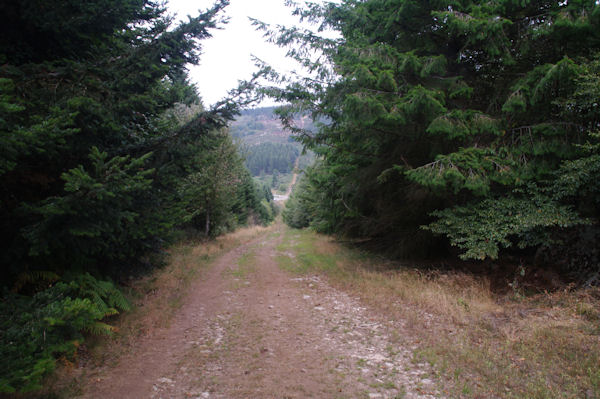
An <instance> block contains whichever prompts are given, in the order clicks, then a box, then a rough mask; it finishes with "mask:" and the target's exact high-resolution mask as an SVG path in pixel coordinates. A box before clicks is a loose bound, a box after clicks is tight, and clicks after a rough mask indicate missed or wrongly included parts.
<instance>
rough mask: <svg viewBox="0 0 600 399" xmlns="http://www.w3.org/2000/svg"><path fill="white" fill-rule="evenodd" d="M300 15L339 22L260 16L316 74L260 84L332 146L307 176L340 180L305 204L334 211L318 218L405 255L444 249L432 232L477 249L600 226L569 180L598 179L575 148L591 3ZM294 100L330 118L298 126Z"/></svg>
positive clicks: (592, 109)
mask: <svg viewBox="0 0 600 399" xmlns="http://www.w3.org/2000/svg"><path fill="white" fill-rule="evenodd" d="M296 14H297V15H299V16H301V17H303V18H305V19H307V20H309V21H313V22H317V23H319V24H320V27H321V28H328V29H332V30H335V31H337V32H338V33H339V37H338V38H337V39H325V38H321V39H318V38H315V35H314V34H310V33H308V32H299V31H298V30H294V29H286V28H276V29H269V27H266V26H265V25H261V24H257V25H258V26H259V27H260V28H262V29H263V30H265V31H266V35H267V36H268V37H270V38H271V40H273V41H274V42H277V43H279V44H281V45H282V46H288V47H289V48H293V49H294V50H291V52H292V56H294V57H295V58H301V59H303V60H304V62H305V63H306V64H307V65H311V68H312V71H313V72H314V74H313V75H312V76H306V77H301V78H299V79H296V80H294V79H293V78H289V79H292V81H293V82H292V83H291V84H289V86H288V87H287V88H285V89H279V88H277V87H272V88H270V89H268V90H267V92H269V93H270V94H271V95H272V96H274V97H275V98H277V99H280V100H285V101H288V102H289V104H290V105H289V106H287V107H284V108H282V109H280V110H279V113H280V114H281V117H282V120H283V122H284V123H287V125H288V127H289V128H290V129H292V131H293V132H295V134H296V136H297V138H298V140H299V141H301V142H302V143H303V144H304V145H306V146H308V147H310V148H311V149H313V150H314V151H315V152H317V153H318V154H320V155H321V156H322V157H323V162H322V163H321V166H320V167H319V168H318V171H317V170H315V171H314V173H315V176H313V180H315V181H317V180H318V178H316V174H319V175H320V176H321V177H322V178H323V179H330V182H331V184H332V185H334V186H335V187H336V188H335V189H334V190H332V191H331V192H329V193H328V194H329V195H328V196H326V197H325V198H323V200H321V197H319V196H315V197H314V202H317V203H318V205H315V206H310V207H309V208H307V212H306V214H308V215H311V212H309V209H314V208H318V207H321V208H325V209H330V210H331V209H335V211H330V212H328V213H327V215H325V214H324V213H317V214H315V215H314V216H310V217H312V218H313V219H311V221H310V222H309V224H311V225H326V226H330V228H331V230H332V231H335V232H338V233H342V234H349V235H354V236H361V237H363V238H370V239H372V240H374V241H377V242H379V243H380V244H381V245H382V246H387V247H389V248H394V251H395V252H397V253H399V254H416V253H426V254H427V253H428V254H430V255H438V254H441V253H443V251H444V248H443V247H440V246H435V245H433V244H434V242H435V241H434V237H433V236H431V233H435V234H436V235H442V236H445V237H446V238H448V242H449V243H450V244H453V245H458V246H459V247H460V248H462V249H463V250H464V252H463V254H462V257H463V258H476V259H483V258H487V257H491V258H495V257H497V256H499V254H500V252H499V249H500V248H505V247H510V248H515V247H519V246H521V247H523V246H530V247H538V248H542V247H548V248H549V247H551V246H552V247H554V246H557V245H558V243H559V242H560V240H551V239H550V238H547V239H536V240H530V239H529V238H528V237H529V236H530V235H536V236H537V237H541V236H540V235H539V234H538V233H540V231H545V232H546V233H549V232H552V234H546V235H545V237H550V235H555V234H559V235H560V234H561V232H563V234H570V233H567V232H568V231H571V230H569V229H567V228H566V227H567V226H570V227H572V228H576V227H575V226H580V229H589V228H594V229H598V227H597V226H598V219H599V216H600V215H599V213H598V208H597V205H596V204H595V200H594V199H593V198H592V195H588V194H585V193H584V192H585V191H584V190H582V192H581V194H582V195H580V194H579V193H575V192H574V191H573V189H569V188H567V187H562V185H563V184H566V185H569V184H570V183H569V181H570V179H571V178H572V179H573V180H571V182H572V183H573V184H577V183H576V182H577V181H578V179H580V178H581V179H583V180H585V181H590V180H587V179H592V178H593V179H596V180H598V174H597V170H596V169H595V167H594V165H595V158H594V156H592V157H589V156H588V155H586V153H585V149H584V147H582V145H583V144H585V142H586V140H588V137H589V133H593V132H595V131H597V130H598V128H599V127H600V126H599V123H600V122H599V121H600V118H599V117H598V106H597V99H598V89H597V87H598V85H597V83H598V76H600V75H599V74H598V61H597V59H598V54H600V5H599V4H598V2H597V1H594V0H584V1H577V2H571V1H568V2H556V1H535V2H532V1H512V0H499V1H492V2H489V1H478V0H469V1H461V2H456V1H444V0H441V1H421V2H418V1H412V0H366V1H354V0H347V1H342V2H340V3H331V4H325V5H322V6H319V5H312V6H307V7H304V8H302V7H298V8H297V9H296ZM315 48H316V49H318V50H319V54H320V55H319V56H318V57H315V56H313V57H312V58H310V57H302V54H303V53H302V50H306V51H307V52H308V49H315ZM297 112H309V113H312V115H313V117H314V119H315V120H321V121H328V123H325V124H322V125H321V128H320V129H319V131H318V132H316V133H313V132H310V131H304V130H302V129H300V128H298V127H295V126H293V124H292V120H293V115H294V113H297ZM584 165H586V166H587V167H588V168H589V175H583V174H580V172H583V170H584V169H586V166H584ZM570 174H572V176H571V177H569V176H568V175H570ZM578 175H579V177H577V176H578ZM326 176H327V177H326ZM588 176H589V177H588ZM583 180H582V182H583ZM320 183H321V184H322V183H323V182H322V181H320ZM533 186H535V187H537V188H538V189H536V190H529V189H528V187H533ZM561 187H562V188H561ZM592 187H595V184H592ZM315 188H318V186H315ZM573 188H574V186H573ZM582 188H583V187H582ZM307 190H308V192H310V189H307ZM563 191H564V192H565V193H566V192H569V193H571V196H562V197H560V196H557V195H555V193H557V192H563ZM292 204H293V203H292ZM515 215H520V217H519V218H516V217H515ZM500 221H502V222H500ZM471 222H472V223H471ZM421 226H423V227H421ZM507 226H511V227H512V228H511V229H508V228H507ZM584 226H585V227H584ZM590 226H592V227H590ZM593 226H596V227H593ZM423 229H424V230H423ZM417 236H419V237H421V238H422V240H417V239H415V238H414V237H417ZM427 237H429V238H427ZM418 241H420V243H419V242H418ZM407 243H408V244H407ZM415 244H419V245H415ZM595 267H596V268H597V267H598V266H597V265H596V266H595Z"/></svg>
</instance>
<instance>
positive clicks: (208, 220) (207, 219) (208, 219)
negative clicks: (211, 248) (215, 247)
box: [204, 209, 210, 237]
mask: <svg viewBox="0 0 600 399" xmlns="http://www.w3.org/2000/svg"><path fill="white" fill-rule="evenodd" d="M209 232H210V211H209V210H208V209H207V210H206V226H204V234H205V235H206V236H207V237H208V233H209Z"/></svg>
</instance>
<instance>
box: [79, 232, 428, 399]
mask: <svg viewBox="0 0 600 399" xmlns="http://www.w3.org/2000/svg"><path fill="white" fill-rule="evenodd" d="M285 229H286V227H285V226H283V225H282V224H281V222H279V223H278V224H276V225H274V226H273V227H272V228H271V229H270V230H267V231H266V232H264V233H263V234H261V235H260V236H259V237H257V238H255V239H253V240H251V241H250V242H248V243H246V244H242V245H240V246H238V247H237V248H235V249H233V250H230V251H228V252H226V253H225V254H224V255H222V256H221V257H219V258H218V259H216V260H215V261H214V263H213V264H212V265H211V267H210V268H209V270H208V271H206V272H205V273H204V274H203V275H200V276H199V277H198V278H197V279H196V280H195V281H194V282H192V284H191V287H190V290H189V295H188V296H187V297H186V298H185V300H184V303H183V305H182V306H181V308H179V310H178V311H177V314H175V315H174V316H173V319H172V322H171V324H170V326H169V327H168V328H164V329H162V330H157V331H155V332H153V333H152V335H151V336H148V337H144V338H141V339H140V340H139V341H137V342H136V344H135V346H134V348H133V349H132V350H131V351H130V352H128V353H126V354H123V355H122V356H121V357H120V359H119V361H118V363H117V364H116V365H114V366H109V367H105V368H104V369H103V370H100V371H99V372H96V373H94V375H93V376H90V378H89V381H88V382H87V383H86V384H84V388H83V390H84V391H83V397H85V398H123V399H126V398H136V399H137V398H163V399H166V398H390V399H391V398H434V397H440V395H439V392H438V391H437V390H436V388H435V384H434V382H433V381H432V380H431V379H430V378H428V375H429V374H428V373H429V371H428V367H427V366H426V365H425V364H420V363H414V362H413V361H412V351H413V349H414V348H411V347H410V346H409V344H406V342H410V340H409V339H406V340H404V339H403V336H402V334H403V330H402V326H401V324H399V323H397V322H396V321H393V320H387V319H386V318H385V317H382V316H380V315H378V314H375V312H373V311H372V310H369V309H367V308H366V307H364V305H362V304H361V303H360V302H359V300H358V299H356V298H352V297H351V296H349V295H348V294H346V293H345V292H342V291H340V290H337V289H335V288H333V287H331V286H330V285H329V284H328V283H327V281H326V278H325V277H323V276H318V275H308V276H302V277H298V275H294V274H291V273H290V272H288V271H285V270H282V269H281V268H280V267H279V265H278V258H279V257H281V256H286V257H294V256H296V254H294V253H293V250H292V252H291V253H290V252H285V253H281V251H280V250H278V245H279V244H280V243H281V241H282V237H283V233H284V232H285ZM403 345H406V346H403Z"/></svg>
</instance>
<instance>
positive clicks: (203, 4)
mask: <svg viewBox="0 0 600 399" xmlns="http://www.w3.org/2000/svg"><path fill="white" fill-rule="evenodd" d="M212 4H213V1H212V0H169V3H168V7H169V11H170V13H171V14H177V17H178V18H179V19H182V18H183V19H185V18H186V16H187V15H192V16H195V15H197V14H198V10H199V9H200V10H205V9H207V8H209V7H210V6H211V5H212ZM225 13H226V15H227V16H228V17H229V18H230V20H229V23H228V24H226V25H224V26H223V27H224V29H223V30H214V31H213V37H212V38H210V39H207V40H204V41H203V42H202V56H201V59H200V65H198V66H191V67H190V78H191V80H192V81H193V82H194V83H196V85H197V86H198V89H199V91H200V95H201V96H202V99H203V101H204V103H205V105H212V104H214V103H215V102H216V101H218V100H220V99H222V98H223V97H225V95H226V94H227V91H228V90H230V89H232V88H234V87H236V86H237V82H238V80H244V79H249V78H250V77H251V74H252V72H253V71H255V70H256V67H255V66H254V63H253V61H252V58H251V55H254V56H256V57H258V58H260V59H261V60H263V61H265V62H267V63H268V64H270V65H272V66H273V67H275V69H276V70H277V71H282V72H283V71H290V70H293V69H297V68H298V67H297V65H295V63H294V62H293V61H292V60H290V59H288V58H285V50H284V49H281V48H279V47H277V46H275V45H273V44H269V43H267V42H266V41H265V39H264V38H263V37H262V33H260V32H256V31H255V30H254V27H253V26H252V25H251V23H250V21H249V20H248V17H252V18H256V19H258V20H261V21H263V22H266V23H269V24H273V25H275V24H280V25H285V26H291V25H298V19H297V18H296V17H294V16H292V15H291V9H290V8H289V7H286V6H285V5H284V0H231V4H230V5H229V6H228V7H227V8H226V9H225ZM271 104H272V102H271V103H270V102H268V101H266V102H263V103H262V104H261V105H271Z"/></svg>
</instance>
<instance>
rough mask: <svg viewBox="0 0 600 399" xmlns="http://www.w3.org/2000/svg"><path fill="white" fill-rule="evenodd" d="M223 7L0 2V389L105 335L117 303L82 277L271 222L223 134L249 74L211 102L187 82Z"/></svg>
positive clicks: (18, 385)
mask: <svg viewBox="0 0 600 399" xmlns="http://www.w3.org/2000/svg"><path fill="white" fill-rule="evenodd" d="M227 4H228V2H227V1H226V0H217V1H215V4H214V5H213V6H212V7H211V8H209V9H208V10H206V11H204V12H199V14H198V15H197V16H195V17H190V18H188V20H187V21H185V22H182V23H179V24H175V23H174V19H173V18H172V17H171V16H169V15H168V14H167V12H166V9H165V7H164V4H163V3H161V2H154V1H149V0H94V1H80V0H58V1H54V2H52V4H50V3H47V2H43V1H39V0H24V1H21V0H18V1H17V0H8V1H4V2H2V3H1V4H0V15H1V16H2V18H3V20H2V24H0V147H2V152H0V187H1V188H0V205H1V206H0V240H1V241H2V242H3V244H4V249H3V251H2V252H0V265H1V268H0V278H1V279H0V281H1V283H0V290H2V295H1V298H0V304H1V305H0V308H1V309H0V310H1V311H0V313H1V314H0V317H1V326H0V328H1V329H0V334H1V342H0V343H1V348H0V351H2V352H1V353H0V355H1V356H3V359H4V360H6V362H4V361H3V362H2V366H1V367H2V370H0V371H1V374H0V375H1V376H2V377H0V390H2V391H13V390H17V391H21V390H31V389H35V388H37V387H39V384H40V381H41V377H42V376H43V375H45V374H46V373H47V372H48V371H50V370H51V369H52V368H53V367H54V364H55V358H56V356H61V355H62V354H65V355H67V356H68V355H70V354H72V353H73V352H74V351H75V349H76V347H77V344H78V342H81V340H82V331H86V332H88V333H95V334H102V333H110V332H111V331H112V330H113V328H112V327H111V326H109V325H108V324H105V323H104V322H103V321H102V320H103V319H104V318H105V317H107V316H110V315H113V314H116V313H117V311H119V310H125V309H127V308H128V305H127V302H126V301H125V299H124V298H123V297H122V295H120V293H119V292H118V291H117V290H116V289H115V287H114V286H113V285H112V284H111V283H108V282H104V281H100V280H96V279H95V278H92V277H91V275H94V276H99V277H101V278H104V277H112V278H115V279H117V280H118V279H122V278H124V277H129V276H131V275H133V274H135V272H136V271H139V270H141V269H146V268H148V267H151V266H152V265H153V264H156V261H155V260H156V258H157V257H159V256H160V255H159V254H160V253H161V252H162V251H161V249H162V248H164V246H165V245H166V244H168V243H169V241H170V240H171V239H172V237H173V236H174V234H173V231H176V230H177V229H182V228H189V227H194V228H198V229H200V230H202V231H205V232H206V234H211V235H212V234H218V233H219V232H221V231H224V230H226V229H230V228H233V227H234V226H236V225H239V224H245V223H247V222H248V220H249V219H250V217H251V216H252V214H253V213H260V214H261V221H264V222H265V223H266V222H267V220H270V218H272V215H271V214H270V213H269V212H268V209H266V208H265V205H264V204H262V203H261V199H260V198H261V197H260V194H262V193H259V192H258V189H257V188H256V187H255V186H254V183H253V182H252V178H251V176H250V174H249V172H248V171H247V170H246V169H245V168H244V166H243V162H242V160H241V158H240V157H239V155H238V150H237V148H236V147H235V146H234V145H233V144H232V142H231V138H229V136H228V135H227V130H226V125H227V123H228V122H229V121H231V120H233V118H234V116H235V115H237V113H238V112H239V109H240V107H241V106H243V105H247V104H250V103H251V102H252V101H254V99H255V97H254V96H251V95H250V94H249V93H250V91H251V90H252V88H253V86H254V84H255V81H256V79H258V78H259V77H260V75H261V73H262V72H258V73H256V74H255V75H254V76H253V78H252V79H251V80H250V81H248V82H241V83H240V87H238V88H237V89H234V90H232V91H231V94H230V97H229V98H227V99H225V100H223V101H221V102H220V103H218V104H216V105H215V106H213V108H212V109H210V110H207V109H205V108H204V107H203V105H202V103H201V100H200V97H199V95H198V93H197V91H196V88H195V87H194V85H193V84H191V83H190V82H189V81H188V77H187V68H188V66H189V65H190V64H197V63H198V62H199V54H200V50H201V47H200V43H201V41H202V40H203V39H206V38H208V37H210V32H211V30H212V29H214V28H216V27H217V25H218V24H219V23H220V22H222V19H221V18H220V16H219V15H220V13H221V12H222V11H223V9H224V8H225V7H226V6H227ZM211 78H212V77H207V79H211ZM88 272H89V273H91V275H90V274H87V273H88ZM69 276H72V277H69ZM11 289H12V290H13V291H9V290H11ZM16 292H18V293H19V294H17V293H16Z"/></svg>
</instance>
